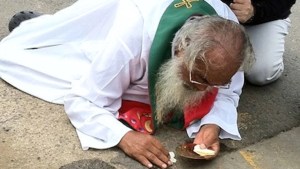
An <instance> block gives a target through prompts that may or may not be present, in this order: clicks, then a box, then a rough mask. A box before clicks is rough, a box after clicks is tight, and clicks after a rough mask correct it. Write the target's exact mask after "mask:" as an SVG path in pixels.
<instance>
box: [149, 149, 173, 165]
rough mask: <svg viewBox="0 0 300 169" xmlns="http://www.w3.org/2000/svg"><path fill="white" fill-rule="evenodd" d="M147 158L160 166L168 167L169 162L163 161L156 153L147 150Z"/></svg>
mask: <svg viewBox="0 0 300 169" xmlns="http://www.w3.org/2000/svg"><path fill="white" fill-rule="evenodd" d="M146 158H147V159H148V160H149V161H151V162H152V163H153V164H155V165H156V166H158V167H160V168H167V167H168V163H167V162H164V161H162V160H161V159H159V158H158V156H157V155H156V154H153V153H152V152H147V153H146Z"/></svg>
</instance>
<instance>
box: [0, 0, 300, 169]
mask: <svg viewBox="0 0 300 169" xmlns="http://www.w3.org/2000/svg"><path fill="white" fill-rule="evenodd" d="M73 2H75V1H74V0H73V1H72V0H64V1H63V0H56V1H54V0H39V1H38V0H31V1H29V0H0V11H1V12H0V39H2V38H3V37H5V36H6V35H8V34H9V32H8V28H7V25H8V22H9V19H10V18H11V17H12V16H13V15H14V14H15V13H16V12H19V11H22V10H33V11H38V12H41V13H49V14H50V13H54V12H55V11H57V10H59V9H62V8H64V7H66V6H68V5H70V4H72V3H73ZM292 12H293V13H292V15H291V16H290V19H291V20H292V27H291V29H290V31H289V35H288V37H287V38H286V52H285V57H284V62H285V71H284V74H283V76H282V77H281V78H280V79H279V80H278V81H277V82H276V83H273V84H271V85H268V86H264V87H258V86H253V85H250V84H246V85H245V87H244V90H243V94H242V97H241V101H240V106H239V108H238V111H239V120H238V123H239V129H240V132H241V135H242V137H243V140H242V141H231V140H224V141H222V152H221V154H220V156H219V157H218V158H216V159H215V160H213V161H202V160H187V159H184V158H180V157H177V160H178V161H177V163H176V164H175V165H174V166H172V167H171V168H173V169H195V168H201V169H216V168H217V169H300V160H299V157H300V141H299V139H300V127H299V126H300V78H299V77H300V58H299V54H300V48H299V42H300V23H299V20H300V18H299V17H300V4H299V3H296V5H295V6H294V7H293V9H292ZM155 136H156V137H157V138H158V139H159V140H161V141H162V142H163V144H164V145H166V147H167V148H168V149H169V150H170V151H175V148H176V147H177V145H178V144H180V143H182V142H183V141H185V140H186V139H187V136H186V134H185V132H184V131H178V130H175V129H171V128H167V127H164V128H162V129H160V130H159V131H158V132H157V133H156V135H155ZM35 168H39V169H40V168H43V169H44V168H49V169H52V168H53V169H56V168H61V169H77V168H78V169H88V168H89V169H96V168H97V169H98V168H103V169H110V168H116V169H139V168H143V167H142V166H141V165H140V164H139V163H137V162H136V161H134V160H132V159H130V158H129V157H127V156H126V155H124V153H122V152H121V151H120V150H119V149H118V148H112V149H108V150H88V151H83V150H82V149H81V147H80V143H79V140H78V138H77V135H76V133H75V130H74V128H73V126H72V125H71V123H70V122H69V120H68V118H67V116H66V115H65V113H64V110H63V107H62V106H61V105H55V104H51V103H47V102H44V101H42V100H39V99H37V98H34V97H32V96H30V95H27V94H25V93H23V92H21V91H19V90H17V89H15V88H14V87H12V86H10V85H9V84H7V83H5V82H4V81H2V80H1V79H0V169H35Z"/></svg>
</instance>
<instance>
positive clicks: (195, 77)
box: [181, 48, 239, 91]
mask: <svg viewBox="0 0 300 169" xmlns="http://www.w3.org/2000/svg"><path fill="white" fill-rule="evenodd" d="M227 54H228V53H227V52H226V51H223V50H222V49H221V50H220V49H217V48H216V49H214V50H208V51H207V52H206V54H205V61H204V60H201V59H196V60H195V61H193V64H192V68H188V66H187V65H184V64H182V66H181V78H182V80H183V81H184V84H185V86H186V87H189V88H192V89H194V90H199V91H203V90H206V88H207V87H217V88H229V87H230V82H231V77H232V76H233V75H234V74H235V73H236V71H237V70H238V68H239V64H234V62H231V61H230V59H229V58H230V57H227V56H226V55H227Z"/></svg>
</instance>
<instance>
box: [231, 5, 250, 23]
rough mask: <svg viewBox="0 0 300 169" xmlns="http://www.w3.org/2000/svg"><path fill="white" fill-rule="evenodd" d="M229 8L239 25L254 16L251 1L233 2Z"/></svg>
mask: <svg viewBox="0 0 300 169" xmlns="http://www.w3.org/2000/svg"><path fill="white" fill-rule="evenodd" d="M230 8H231V10H232V11H233V13H234V14H235V15H236V16H237V18H238V20H239V22H240V23H245V22H247V21H248V20H249V19H251V17H253V15H254V8H253V5H252V3H251V0H233V3H231V4H230Z"/></svg>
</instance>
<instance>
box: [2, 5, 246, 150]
mask: <svg viewBox="0 0 300 169" xmlns="http://www.w3.org/2000/svg"><path fill="white" fill-rule="evenodd" d="M206 1H207V2H208V3H209V4H210V5H211V6H212V7H214V9H215V10H216V12H217V13H218V15H220V16H222V17H224V18H227V19H231V20H234V21H237V19H236V17H235V16H234V14H233V13H232V12H231V11H230V9H229V8H228V7H227V6H226V5H225V4H223V3H222V2H220V1H219V0H206ZM171 2H172V0H151V1H150V0H79V1H77V2H76V3H74V4H73V5H71V6H70V7H68V8H65V9H63V10H61V11H58V12H57V13H55V14H54V15H43V16H40V17H38V18H34V19H31V20H27V21H24V22H22V23H21V25H20V26H19V27H17V28H16V29H15V30H14V31H13V32H11V34H10V35H8V36H7V37H6V38H4V39H3V40H2V41H1V43H0V77H1V78H2V79H3V80H5V81H7V82H8V83H10V84H12V85H13V86H15V87H17V88H19V89H20V90H22V91H25V92H27V93H29V94H31V95H34V96H36V97H38V98H41V99H43V100H46V101H49V102H52V103H59V104H62V103H63V104H64V106H65V111H66V113H67V115H68V117H69V118H70V121H71V122H72V124H73V125H74V126H75V128H76V131H77V133H78V136H79V139H80V142H81V145H82V148H83V149H88V148H99V149H103V148H109V147H112V146H115V145H117V144H118V143H119V141H120V139H121V138H122V137H123V136H124V135H125V134H126V132H128V131H129V130H131V129H129V128H128V127H126V126H124V125H123V124H122V123H121V122H119V121H118V120H117V118H116V117H117V116H118V110H119V108H120V106H121V101H122V99H126V100H133V101H139V102H143V103H148V104H149V98H148V82H147V80H148V79H147V76H148V75H147V72H148V68H147V65H148V56H149V55H148V54H149V50H150V46H151V43H152V41H153V38H154V35H155V32H156V29H157V26H158V23H159V20H160V18H161V16H162V14H163V12H164V11H165V9H166V8H167V6H168V5H169V4H170V3H171ZM243 83H244V76H243V72H237V73H236V74H235V75H234V77H233V78H232V83H231V87H230V89H226V90H225V89H220V90H219V93H218V95H217V98H216V101H215V103H214V105H213V107H212V109H211V111H210V112H209V114H207V115H206V116H205V117H204V118H202V119H201V120H199V121H198V122H196V123H194V124H192V125H191V126H189V127H188V128H187V133H188V135H189V137H194V136H195V133H197V132H198V130H199V128H200V126H202V125H204V124H207V123H214V124H217V125H219V126H220V127H221V128H222V131H221V133H220V138H231V139H240V134H239V132H238V128H237V110H236V107H237V106H238V101H239V95H240V94H241V89H242V86H243Z"/></svg>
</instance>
